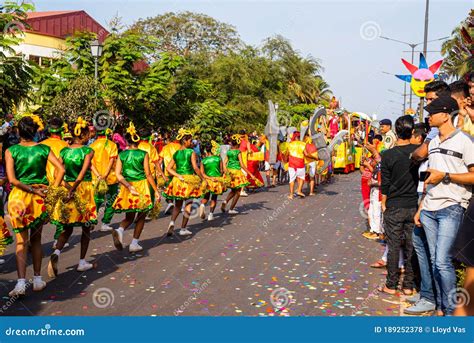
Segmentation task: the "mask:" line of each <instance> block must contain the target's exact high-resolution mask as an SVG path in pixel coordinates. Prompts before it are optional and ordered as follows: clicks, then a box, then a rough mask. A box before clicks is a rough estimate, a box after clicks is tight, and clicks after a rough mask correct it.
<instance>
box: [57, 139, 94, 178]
mask: <svg viewBox="0 0 474 343" xmlns="http://www.w3.org/2000/svg"><path fill="white" fill-rule="evenodd" d="M92 151H94V150H93V149H92V148H90V147H88V146H82V147H80V148H69V147H65V148H63V149H62V150H61V152H60V153H59V156H60V157H61V159H62V160H63V163H64V167H65V168H66V174H65V175H64V181H66V182H74V181H76V180H77V177H78V176H79V174H80V173H81V170H82V166H83V165H84V160H85V159H86V156H87V155H88V154H90V153H91V152H92ZM83 181H92V173H91V169H90V168H89V169H88V170H87V171H86V175H84V180H83Z"/></svg>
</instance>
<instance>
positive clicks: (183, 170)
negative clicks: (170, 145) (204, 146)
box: [173, 149, 194, 175]
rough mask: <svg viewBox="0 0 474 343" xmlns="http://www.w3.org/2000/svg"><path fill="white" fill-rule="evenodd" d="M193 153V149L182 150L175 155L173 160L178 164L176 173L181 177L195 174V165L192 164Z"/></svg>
mask: <svg viewBox="0 0 474 343" xmlns="http://www.w3.org/2000/svg"><path fill="white" fill-rule="evenodd" d="M193 152H194V150H193V149H182V150H178V151H176V152H175V153H174V155H173V160H174V163H176V172H177V173H178V174H179V175H193V174H194V168H193V164H192V163H191V155H192V154H193Z"/></svg>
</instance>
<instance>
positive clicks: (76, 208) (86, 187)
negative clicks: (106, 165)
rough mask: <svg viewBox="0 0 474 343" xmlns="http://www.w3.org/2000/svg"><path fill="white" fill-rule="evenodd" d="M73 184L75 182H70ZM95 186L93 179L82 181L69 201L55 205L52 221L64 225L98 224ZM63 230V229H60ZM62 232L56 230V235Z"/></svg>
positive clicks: (59, 225)
mask: <svg viewBox="0 0 474 343" xmlns="http://www.w3.org/2000/svg"><path fill="white" fill-rule="evenodd" d="M69 185H71V186H72V185H73V182H69ZM94 193H95V186H94V184H93V183H92V181H82V182H81V183H80V184H79V186H77V188H76V191H75V192H74V197H73V198H71V200H69V201H68V202H65V203H61V205H60V206H55V208H54V209H53V214H52V215H51V223H53V224H55V225H57V226H58V228H62V226H84V225H95V224H97V208H96V205H95V201H94ZM60 231H62V230H60ZM59 233H61V232H58V230H57V231H56V236H57V235H58V234H59Z"/></svg>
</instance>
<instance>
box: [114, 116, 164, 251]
mask: <svg viewBox="0 0 474 343" xmlns="http://www.w3.org/2000/svg"><path fill="white" fill-rule="evenodd" d="M125 140H126V141H127V144H128V149H127V150H124V151H122V152H121V153H120V154H119V158H118V159H117V166H116V167H115V173H116V175H117V179H118V181H119V182H120V191H119V194H118V196H117V199H115V202H114V204H113V208H114V209H115V212H125V218H124V219H123V220H122V222H121V223H120V227H119V228H118V229H114V230H113V231H112V237H113V240H114V245H115V247H116V248H117V249H118V250H122V249H123V233H124V231H125V230H126V229H127V228H128V227H129V226H130V225H132V223H133V222H134V221H135V229H134V231H133V240H132V243H131V244H130V246H129V247H128V250H129V251H130V252H138V251H141V250H143V247H142V246H141V245H140V244H139V241H138V240H139V238H140V235H141V233H142V231H143V227H144V226H145V218H146V215H147V213H148V211H150V210H151V209H152V208H153V206H154V203H153V199H154V198H155V197H156V198H155V201H158V202H160V200H161V197H160V194H159V193H158V189H157V187H156V183H155V179H154V178H153V177H152V175H151V172H150V157H149V156H148V153H147V152H145V151H143V150H140V149H138V143H139V141H140V137H139V136H138V135H137V131H136V130H135V126H134V125H133V123H131V122H130V125H129V127H128V128H127V132H126V134H125Z"/></svg>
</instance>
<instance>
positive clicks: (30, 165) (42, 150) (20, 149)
mask: <svg viewBox="0 0 474 343" xmlns="http://www.w3.org/2000/svg"><path fill="white" fill-rule="evenodd" d="M8 151H10V154H11V155H12V157H13V161H14V164H15V176H16V178H17V179H18V180H19V181H20V182H21V183H24V184H25V185H35V184H37V185H39V184H41V185H47V184H48V180H47V179H46V163H47V162H48V155H49V151H50V147H49V146H46V145H43V144H37V145H32V146H24V145H20V144H16V145H13V146H11V147H9V148H8Z"/></svg>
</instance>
